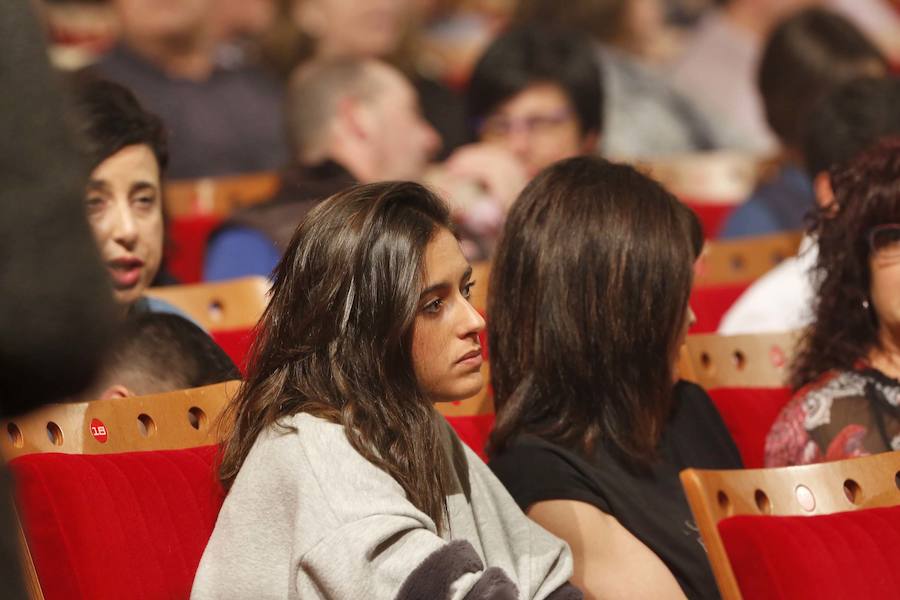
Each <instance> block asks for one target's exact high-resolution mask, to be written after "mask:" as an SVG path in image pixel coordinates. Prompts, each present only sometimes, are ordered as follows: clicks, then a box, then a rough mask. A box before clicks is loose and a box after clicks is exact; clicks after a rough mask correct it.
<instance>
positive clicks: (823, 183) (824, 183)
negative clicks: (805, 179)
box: [813, 171, 838, 215]
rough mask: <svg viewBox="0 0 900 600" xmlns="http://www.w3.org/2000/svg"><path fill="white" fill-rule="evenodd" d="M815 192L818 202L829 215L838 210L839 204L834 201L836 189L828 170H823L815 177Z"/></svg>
mask: <svg viewBox="0 0 900 600" xmlns="http://www.w3.org/2000/svg"><path fill="white" fill-rule="evenodd" d="M813 193H814V194H815V196H816V204H818V205H819V208H820V209H821V210H822V211H823V212H825V213H827V214H829V215H832V214H834V213H835V212H837V209H838V206H837V204H836V203H835V201H834V190H833V189H832V187H831V177H830V176H829V175H828V171H822V172H821V173H819V174H818V175H816V176H815V177H814V178H813Z"/></svg>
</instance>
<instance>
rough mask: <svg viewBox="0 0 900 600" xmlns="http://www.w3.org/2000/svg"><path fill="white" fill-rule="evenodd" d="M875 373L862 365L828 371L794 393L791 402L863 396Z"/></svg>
mask: <svg viewBox="0 0 900 600" xmlns="http://www.w3.org/2000/svg"><path fill="white" fill-rule="evenodd" d="M875 373H876V372H874V371H873V370H872V369H867V368H864V367H862V365H860V368H854V369H830V370H828V371H825V372H824V373H822V374H821V375H819V376H818V377H816V378H815V379H814V380H812V381H810V382H809V383H807V384H806V385H804V386H803V387H801V388H800V389H798V390H797V391H796V392H794V395H793V400H796V401H800V402H812V403H815V402H818V401H821V400H825V399H827V400H834V399H837V398H846V397H855V396H863V395H865V390H866V385H867V384H868V383H870V382H874V381H875V380H876V379H877V377H876V375H875Z"/></svg>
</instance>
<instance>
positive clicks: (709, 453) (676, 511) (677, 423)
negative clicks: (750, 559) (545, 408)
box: [489, 381, 742, 598]
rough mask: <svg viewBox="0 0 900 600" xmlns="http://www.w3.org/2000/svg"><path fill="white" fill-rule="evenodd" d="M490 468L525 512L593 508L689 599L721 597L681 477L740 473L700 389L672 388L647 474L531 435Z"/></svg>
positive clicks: (601, 453) (614, 458)
mask: <svg viewBox="0 0 900 600" xmlns="http://www.w3.org/2000/svg"><path fill="white" fill-rule="evenodd" d="M489 465H490V467H491V469H492V470H493V471H494V473H495V474H496V475H497V477H498V478H499V479H500V481H502V482H503V484H504V485H505V486H506V488H507V489H508V490H509V492H510V494H512V497H513V498H514V499H515V500H516V502H517V503H518V504H519V506H520V507H521V508H522V510H527V509H528V507H529V506H531V505H532V504H534V503H536V502H540V501H542V500H578V501H581V502H586V503H588V504H591V505H593V506H596V507H597V508H598V509H600V510H601V511H603V512H604V513H606V514H609V515H612V516H614V517H615V518H616V519H617V520H618V521H619V523H621V524H622V526H623V527H624V528H625V529H627V530H628V531H629V532H631V534H632V535H634V536H635V537H636V538H638V539H639V540H640V541H641V542H643V543H644V545H646V546H647V547H648V548H650V549H651V550H652V551H653V552H655V553H656V555H657V556H659V558H660V559H662V561H663V562H664V563H665V564H666V566H667V567H668V568H669V570H670V571H672V574H673V575H674V576H675V579H676V580H677V581H678V584H679V585H680V586H681V589H682V590H684V593H685V595H687V597H688V598H718V597H719V593H718V589H717V587H716V583H715V579H714V578H713V574H712V571H711V569H710V566H709V562H708V560H707V557H706V551H705V550H704V548H703V543H702V541H701V539H700V533H699V531H698V530H697V525H696V524H695V523H694V518H693V516H692V515H691V510H690V507H688V504H687V499H686V498H685V495H684V491H683V490H682V487H681V481H680V480H679V479H678V474H679V472H680V471H681V470H682V469H685V468H688V467H695V468H703V469H739V468H741V467H742V464H741V458H740V454H739V453H738V450H737V447H736V446H735V445H734V442H733V441H732V439H731V436H730V435H729V433H728V431H727V430H726V429H725V424H724V423H723V422H722V418H721V417H720V416H719V413H718V411H717V410H716V408H715V406H713V404H712V401H711V400H710V399H709V396H708V395H707V394H706V392H705V391H703V389H702V388H700V387H698V386H696V385H694V384H692V383H687V382H684V381H682V382H679V383H678V384H677V385H676V386H675V402H674V408H673V412H672V416H671V417H670V419H669V422H668V423H667V425H666V429H665V430H664V432H663V436H662V439H661V441H660V445H659V460H658V462H657V463H656V464H654V465H653V466H652V467H651V468H649V469H645V470H643V471H640V470H638V469H635V468H629V466H628V465H627V464H626V462H625V461H624V460H623V459H621V458H620V455H618V454H616V453H615V452H611V451H610V449H609V448H606V447H603V446H602V445H600V444H598V447H597V449H596V450H595V452H594V454H593V455H592V456H591V457H590V458H585V457H584V456H583V455H581V454H579V453H577V452H574V451H571V450H567V449H565V448H563V447H561V446H557V445H555V444H552V443H550V442H547V441H544V440H542V439H540V438H538V437H536V436H533V435H523V436H520V437H519V438H517V439H516V440H515V442H513V444H512V445H511V446H510V447H509V448H508V449H507V450H506V451H504V452H503V453H501V454H499V455H497V456H495V457H493V458H492V459H491V461H490V463H489ZM601 543H602V542H601Z"/></svg>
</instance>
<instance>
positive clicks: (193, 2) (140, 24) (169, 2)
mask: <svg viewBox="0 0 900 600" xmlns="http://www.w3.org/2000/svg"><path fill="white" fill-rule="evenodd" d="M214 2H215V0H113V3H114V6H115V8H116V12H117V13H118V16H119V20H120V22H121V25H122V30H123V33H124V34H125V36H126V37H129V36H135V37H141V38H149V39H179V38H185V37H190V36H192V35H194V34H195V33H196V32H198V31H201V30H202V29H203V28H204V27H206V26H207V25H208V23H209V22H210V20H211V17H212V10H213V7H214Z"/></svg>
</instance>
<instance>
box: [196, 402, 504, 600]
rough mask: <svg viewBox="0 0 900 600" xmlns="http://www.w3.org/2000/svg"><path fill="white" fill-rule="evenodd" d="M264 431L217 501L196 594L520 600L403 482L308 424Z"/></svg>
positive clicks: (339, 437) (337, 430)
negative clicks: (414, 500)
mask: <svg viewBox="0 0 900 600" xmlns="http://www.w3.org/2000/svg"><path fill="white" fill-rule="evenodd" d="M293 425H294V426H295V427H296V430H295V431H292V432H287V433H281V434H271V433H270V434H268V435H266V436H265V437H264V439H261V440H260V441H258V442H257V444H256V445H255V446H254V449H253V451H252V452H251V453H250V455H249V456H248V457H247V460H246V461H245V463H244V466H243V468H242V469H241V472H240V474H239V475H238V478H237V479H236V481H235V483H234V485H233V487H232V489H231V491H230V492H229V495H228V497H227V498H226V500H225V504H224V505H223V508H222V512H221V514H220V516H219V520H218V522H217V523H216V528H215V531H214V532H213V536H212V538H211V539H210V543H209V545H208V546H207V549H206V551H205V552H204V555H203V558H202V560H201V564H200V568H199V570H198V572H197V576H196V578H195V581H194V590H193V592H192V598H196V599H202V598H244V597H254V598H329V599H331V598H334V599H337V598H385V599H394V598H397V599H402V600H406V599H413V598H422V599H424V598H448V599H454V600H456V599H460V600H462V599H466V600H481V599H488V598H490V599H497V600H506V599H509V600H515V599H517V598H518V597H519V595H518V590H517V588H516V586H515V585H514V583H513V582H512V580H511V579H510V578H509V577H508V576H507V574H506V573H505V572H503V571H502V570H501V569H497V568H487V569H486V568H485V566H484V564H483V561H482V559H481V557H479V555H478V554H477V552H476V551H475V549H474V548H473V547H472V546H471V545H470V544H469V543H468V542H467V541H464V540H457V541H453V542H448V541H446V540H444V539H443V538H441V537H440V536H438V535H437V533H436V531H435V527H434V523H433V522H432V520H431V519H430V518H429V517H428V516H427V515H425V514H424V513H422V512H421V511H419V510H418V509H417V508H416V507H415V506H413V505H412V504H411V503H410V502H409V501H408V500H407V499H406V495H405V493H404V492H403V489H402V488H401V487H400V485H399V484H398V483H397V482H396V481H395V480H394V479H393V478H391V477H390V476H389V475H387V474H386V473H385V472H383V471H381V470H380V469H378V468H377V467H375V466H374V465H372V464H371V463H370V462H368V461H367V460H366V459H364V458H363V457H362V456H361V455H359V454H358V453H357V452H356V451H355V450H353V448H352V447H351V446H350V444H349V442H348V441H347V439H346V437H345V436H344V432H343V429H342V428H341V427H340V426H337V425H332V424H328V423H325V422H324V421H321V420H319V419H315V418H313V417H309V416H299V417H295V418H294V419H293Z"/></svg>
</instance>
